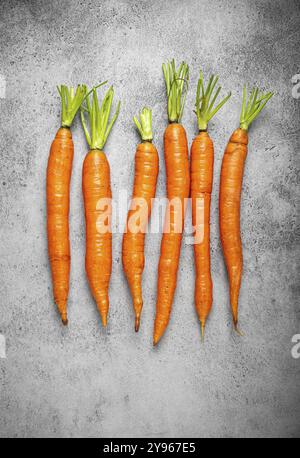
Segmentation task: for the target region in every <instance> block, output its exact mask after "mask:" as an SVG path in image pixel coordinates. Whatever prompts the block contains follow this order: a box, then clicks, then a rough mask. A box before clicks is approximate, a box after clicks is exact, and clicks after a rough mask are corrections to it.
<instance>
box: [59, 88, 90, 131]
mask: <svg viewBox="0 0 300 458" xmlns="http://www.w3.org/2000/svg"><path fill="white" fill-rule="evenodd" d="M57 90H58V93H59V95H60V98H61V127H71V124H72V122H73V119H74V118H75V116H76V113H77V111H78V110H79V108H80V106H81V104H82V102H83V100H84V98H85V96H86V86H84V85H83V84H79V85H78V86H77V88H76V91H75V90H74V87H68V86H65V85H64V84H62V85H61V86H57Z"/></svg>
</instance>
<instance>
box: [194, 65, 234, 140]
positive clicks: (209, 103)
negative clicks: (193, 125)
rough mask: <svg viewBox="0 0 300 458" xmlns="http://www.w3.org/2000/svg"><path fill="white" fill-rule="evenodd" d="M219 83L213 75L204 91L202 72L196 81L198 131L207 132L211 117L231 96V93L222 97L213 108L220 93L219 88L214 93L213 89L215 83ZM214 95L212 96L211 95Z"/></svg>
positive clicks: (217, 78)
mask: <svg viewBox="0 0 300 458" xmlns="http://www.w3.org/2000/svg"><path fill="white" fill-rule="evenodd" d="M218 81H219V77H218V76H215V75H211V76H210V78H209V81H208V84H207V87H206V89H205V85H204V80H203V72H202V71H200V77H199V80H198V85H197V92H196V104H195V106H196V109H195V113H196V116H197V120H198V128H199V130H200V131H205V130H207V125H208V122H209V121H210V120H211V119H212V117H213V116H214V115H215V114H216V113H217V112H218V111H219V110H220V108H222V106H223V105H224V104H225V103H226V102H227V100H228V99H229V98H230V96H231V92H229V94H228V95H227V96H226V97H224V99H223V100H221V102H219V103H218V104H217V105H216V106H215V102H216V100H217V98H218V96H219V93H220V91H221V86H219V87H218V88H217V90H216V91H215V93H214V90H215V87H216V85H217V82H218ZM213 93H214V95H213Z"/></svg>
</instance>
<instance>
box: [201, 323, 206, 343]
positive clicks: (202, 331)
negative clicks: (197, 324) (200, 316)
mask: <svg viewBox="0 0 300 458" xmlns="http://www.w3.org/2000/svg"><path fill="white" fill-rule="evenodd" d="M204 330H205V323H201V342H202V343H203V342H204Z"/></svg>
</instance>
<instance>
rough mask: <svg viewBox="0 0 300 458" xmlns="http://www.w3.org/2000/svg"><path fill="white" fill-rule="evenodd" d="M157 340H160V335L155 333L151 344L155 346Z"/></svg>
mask: <svg viewBox="0 0 300 458" xmlns="http://www.w3.org/2000/svg"><path fill="white" fill-rule="evenodd" d="M159 341H160V337H159V336H156V335H155V336H154V337H153V346H154V347H155V346H156V345H157V344H158V342H159Z"/></svg>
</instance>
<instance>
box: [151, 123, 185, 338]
mask: <svg viewBox="0 0 300 458" xmlns="http://www.w3.org/2000/svg"><path fill="white" fill-rule="evenodd" d="M164 153H165V163H166V177H167V198H168V199H169V204H168V206H167V210H166V216H167V215H169V218H166V219H165V228H164V233H163V236H162V242H161V251H160V260H159V266H158V285H157V302H156V317H155V323H154V336H153V343H154V345H156V344H157V343H158V341H159V340H160V338H161V337H162V335H163V334H164V332H165V330H166V328H167V325H168V323H169V319H170V313H171V308H172V303H173V298H174V293H175V288H176V281H177V271H178V264H179V257H180V248H181V241H182V232H183V228H184V216H185V207H186V200H187V198H188V197H189V193H190V173H189V159H188V143H187V137H186V132H185V129H184V127H183V126H182V125H181V124H177V123H171V124H169V125H168V127H167V128H166V130H165V133H164ZM174 198H175V199H176V198H177V199H178V200H179V202H180V204H181V209H180V210H181V215H180V214H179V213H178V212H179V210H178V207H177V206H176V205H171V206H170V201H171V200H172V199H174ZM178 220H180V222H181V230H180V231H178V228H176V225H178ZM167 223H169V224H167ZM166 225H168V226H169V231H166V229H167V230H168V228H167V227H166Z"/></svg>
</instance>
